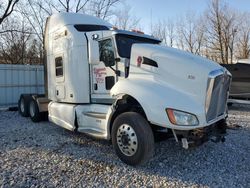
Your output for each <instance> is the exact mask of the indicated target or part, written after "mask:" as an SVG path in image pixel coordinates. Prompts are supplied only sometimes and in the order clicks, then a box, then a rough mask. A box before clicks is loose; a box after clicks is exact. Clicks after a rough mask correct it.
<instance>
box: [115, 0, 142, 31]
mask: <svg viewBox="0 0 250 188" xmlns="http://www.w3.org/2000/svg"><path fill="white" fill-rule="evenodd" d="M114 14H115V15H114V17H115V18H114V21H113V22H114V25H115V26H117V27H118V28H119V29H124V30H130V29H136V28H137V29H138V28H139V27H140V26H139V22H140V19H139V18H137V17H135V16H132V13H131V7H130V6H128V5H124V7H123V9H121V10H118V11H117V12H115V13H114Z"/></svg>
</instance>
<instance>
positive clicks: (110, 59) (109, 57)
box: [99, 39, 115, 67]
mask: <svg viewBox="0 0 250 188" xmlns="http://www.w3.org/2000/svg"><path fill="white" fill-rule="evenodd" d="M99 50H100V61H103V62H104V64H105V66H106V67H109V66H113V65H115V55H114V48H113V44H112V40H111V39H106V40H102V41H99Z"/></svg>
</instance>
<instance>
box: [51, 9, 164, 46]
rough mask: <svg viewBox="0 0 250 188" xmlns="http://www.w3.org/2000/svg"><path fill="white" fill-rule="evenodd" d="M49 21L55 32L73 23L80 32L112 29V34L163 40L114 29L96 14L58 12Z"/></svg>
mask: <svg viewBox="0 0 250 188" xmlns="http://www.w3.org/2000/svg"><path fill="white" fill-rule="evenodd" d="M47 23H49V25H50V26H53V27H50V28H51V29H50V32H53V30H54V31H55V30H57V29H58V28H60V27H63V26H66V25H73V26H74V27H75V29H76V30H77V31H79V32H90V31H99V30H106V31H107V30H110V31H111V33H110V34H111V35H116V34H123V35H132V36H135V37H143V38H148V39H151V40H155V41H156V42H157V41H158V43H160V42H161V40H159V39H157V38H155V37H153V36H150V35H147V34H142V33H139V32H133V31H126V30H119V29H113V26H112V25H111V24H110V23H108V22H106V21H104V20H102V19H100V18H97V17H94V16H90V15H87V14H78V13H65V12H64V13H56V14H53V15H51V16H50V17H49V18H48V21H47Z"/></svg>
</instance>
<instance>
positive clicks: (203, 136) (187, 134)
mask: <svg viewBox="0 0 250 188" xmlns="http://www.w3.org/2000/svg"><path fill="white" fill-rule="evenodd" d="M226 129H227V123H226V119H222V120H220V121H218V122H216V123H214V124H211V125H209V126H207V127H203V128H197V129H193V130H189V131H182V130H174V134H175V135H176V138H177V139H178V140H180V141H182V146H183V147H184V148H185V149H187V148H189V147H193V146H199V145H201V144H203V143H205V142H207V141H209V140H211V141H213V142H220V141H222V142H224V141H225V135H226Z"/></svg>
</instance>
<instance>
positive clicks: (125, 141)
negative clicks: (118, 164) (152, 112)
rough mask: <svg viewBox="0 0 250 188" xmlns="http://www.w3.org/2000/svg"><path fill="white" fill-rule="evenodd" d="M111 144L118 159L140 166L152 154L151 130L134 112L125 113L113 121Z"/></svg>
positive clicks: (143, 119)
mask: <svg viewBox="0 0 250 188" xmlns="http://www.w3.org/2000/svg"><path fill="white" fill-rule="evenodd" d="M112 144H113V146H114V149H115V151H116V154H117V155H118V157H119V158H120V159H121V160H122V161H123V162H125V163H126V164H128V165H133V166H135V165H142V164H144V163H146V162H147V161H148V160H149V159H150V158H151V157H152V156H153V154H154V136H153V132H152V129H151V127H150V125H149V124H148V122H147V121H146V120H145V118H144V117H143V116H141V115H140V114H138V113H136V112H125V113H123V114H121V115H119V116H118V117H117V118H116V119H115V121H114V124H113V127H112Z"/></svg>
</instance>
